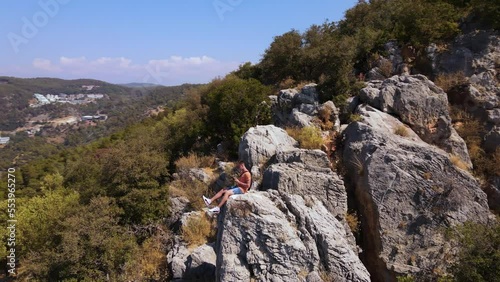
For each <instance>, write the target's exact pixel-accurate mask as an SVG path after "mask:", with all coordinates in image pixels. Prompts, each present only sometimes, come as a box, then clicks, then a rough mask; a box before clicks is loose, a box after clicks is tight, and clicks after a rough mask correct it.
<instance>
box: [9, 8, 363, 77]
mask: <svg viewBox="0 0 500 282" xmlns="http://www.w3.org/2000/svg"><path fill="white" fill-rule="evenodd" d="M356 2H357V1H356V0H348V1H347V0H310V1H306V0H150V1H146V0H143V1H127V0H121V1H118V0H108V1H103V0H101V1H97V0H25V1H20V0H6V1H4V2H3V4H4V8H3V9H2V10H1V11H0V18H1V19H2V20H1V21H2V24H1V25H0V56H1V57H0V75H7V76H18V77H41V76H43V77H59V78H65V79H74V78H95V79H101V80H105V81H109V82H112V83H126V82H149V83H158V84H164V85H177V84H181V83H204V82H208V81H210V80H211V79H212V78H214V77H216V76H223V75H225V74H226V73H228V72H230V71H232V70H234V69H236V68H237V67H238V65H239V64H241V63H244V62H248V61H250V62H253V63H256V62H258V61H259V60H260V58H261V56H262V54H263V53H264V51H265V49H266V48H267V47H268V46H269V45H270V43H271V42H272V40H273V37H274V36H277V35H281V34H283V33H285V32H287V31H289V30H291V29H297V30H299V31H304V30H306V29H307V28H308V27H309V26H311V25H312V24H321V23H323V22H324V21H325V20H327V19H328V20H329V21H338V20H340V19H342V18H343V17H344V13H345V11H346V10H347V9H349V8H351V7H353V6H354V5H355V3H356ZM7 3H8V4H7Z"/></svg>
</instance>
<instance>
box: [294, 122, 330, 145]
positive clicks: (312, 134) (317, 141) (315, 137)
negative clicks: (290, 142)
mask: <svg viewBox="0 0 500 282" xmlns="http://www.w3.org/2000/svg"><path fill="white" fill-rule="evenodd" d="M286 132H287V133H288V135H290V136H291V137H292V138H294V139H295V140H297V141H298V142H299V146H300V148H303V149H320V148H321V145H323V143H324V142H323V137H322V136H321V130H320V129H319V128H316V127H313V126H306V127H303V128H298V127H291V128H287V129H286Z"/></svg>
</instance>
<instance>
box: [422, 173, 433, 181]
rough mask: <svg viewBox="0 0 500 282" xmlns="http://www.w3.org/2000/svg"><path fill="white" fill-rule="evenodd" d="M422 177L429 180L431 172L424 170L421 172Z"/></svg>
mask: <svg viewBox="0 0 500 282" xmlns="http://www.w3.org/2000/svg"><path fill="white" fill-rule="evenodd" d="M422 177H423V178H424V179H425V180H431V179H432V173H431V172H424V174H422Z"/></svg>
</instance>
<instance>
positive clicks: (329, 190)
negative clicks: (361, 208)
mask: <svg viewBox="0 0 500 282" xmlns="http://www.w3.org/2000/svg"><path fill="white" fill-rule="evenodd" d="M270 162H271V163H273V164H271V165H270V166H269V167H268V168H267V169H266V170H265V172H264V175H263V179H262V188H261V189H263V190H267V189H274V190H278V191H280V192H282V193H285V194H296V195H301V196H308V195H315V196H316V197H317V198H318V199H319V200H320V201H322V202H323V204H324V205H325V206H326V207H327V209H328V210H329V211H330V212H332V213H333V215H334V216H337V217H338V218H339V219H342V218H344V216H345V214H346V212H347V194H346V190H345V187H344V182H343V181H342V179H340V177H339V176H338V175H337V174H336V173H334V172H333V171H332V170H331V169H330V168H329V164H330V163H329V161H328V157H327V155H326V153H325V152H323V151H320V150H301V149H295V150H290V151H284V152H278V153H277V154H276V155H275V156H274V157H273V158H272V159H271V161H270Z"/></svg>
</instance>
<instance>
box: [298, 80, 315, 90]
mask: <svg viewBox="0 0 500 282" xmlns="http://www.w3.org/2000/svg"><path fill="white" fill-rule="evenodd" d="M311 83H314V81H310V80H303V81H299V83H297V86H296V87H295V88H297V89H300V90H302V88H304V86H306V85H308V84H311Z"/></svg>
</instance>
